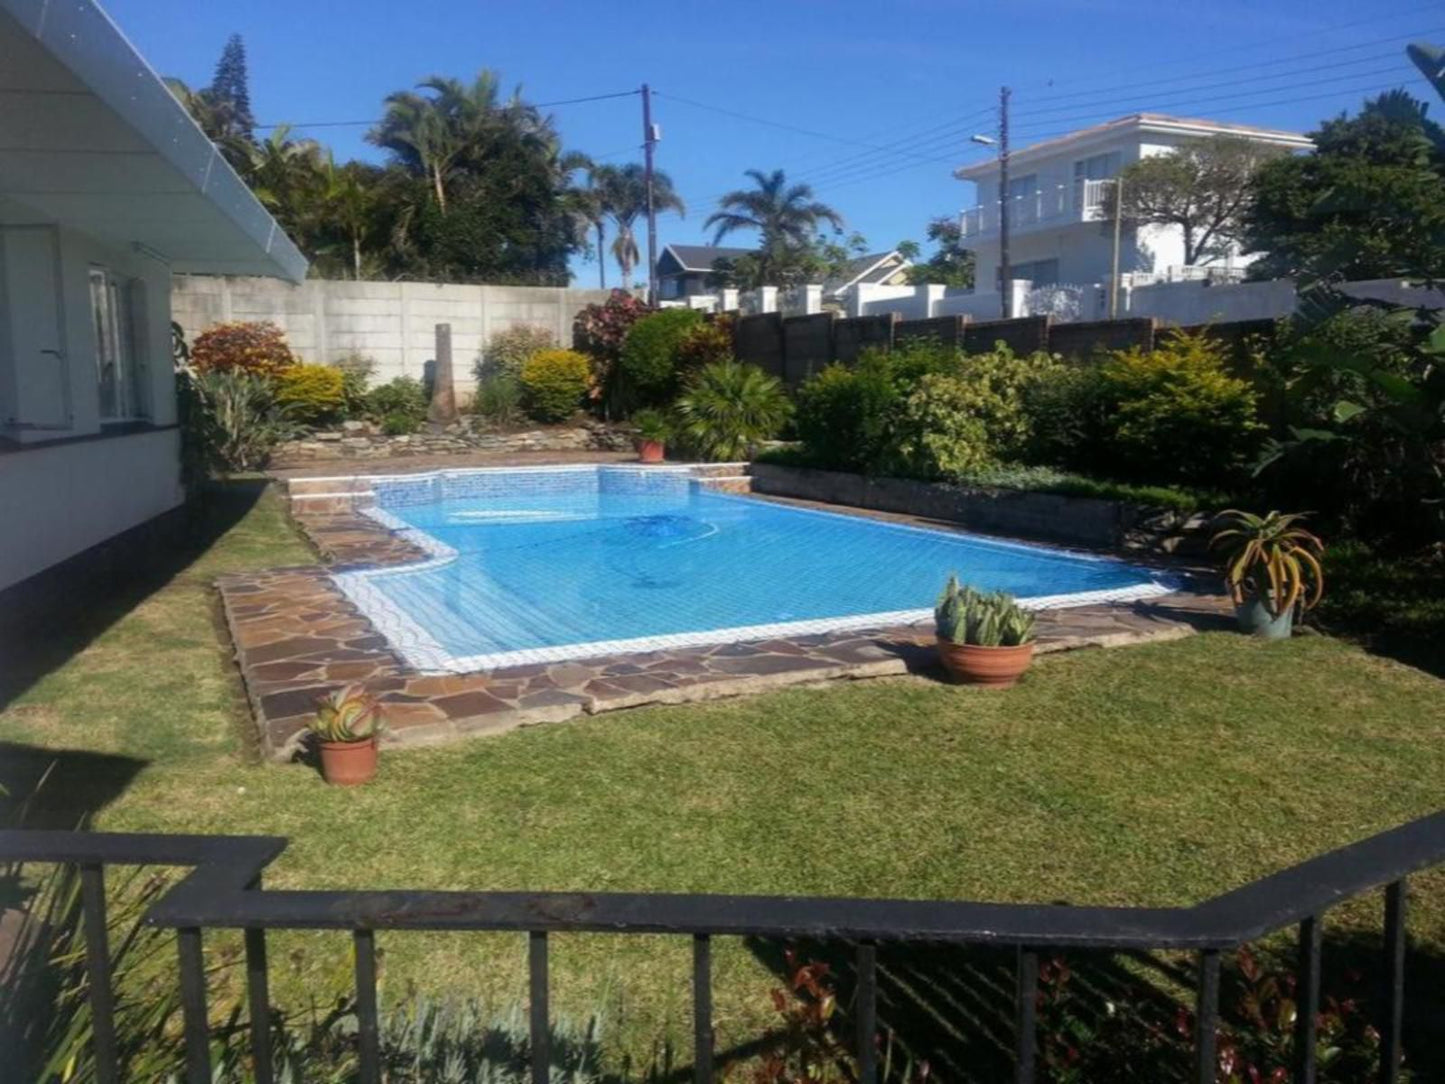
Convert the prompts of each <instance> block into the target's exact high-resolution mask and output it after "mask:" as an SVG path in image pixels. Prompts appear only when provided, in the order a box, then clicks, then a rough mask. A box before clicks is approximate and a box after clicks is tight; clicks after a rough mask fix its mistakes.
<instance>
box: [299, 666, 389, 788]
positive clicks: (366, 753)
mask: <svg viewBox="0 0 1445 1084" xmlns="http://www.w3.org/2000/svg"><path fill="white" fill-rule="evenodd" d="M308 729H309V730H310V732H311V734H312V736H313V737H314V738H315V739H316V745H317V748H318V749H320V751H321V774H322V776H323V777H324V778H325V779H326V781H327V782H328V783H331V784H334V785H335V786H338V787H354V786H357V785H358V784H361V783H365V782H366V781H367V780H368V779H370V778H371V777H372V776H374V775H375V774H376V744H377V738H378V737H379V736H380V735H381V732H382V731H383V730H384V729H385V724H384V722H383V720H382V717H381V705H380V704H378V703H377V701H376V698H375V697H374V696H372V695H371V694H370V693H368V692H366V691H365V690H364V689H362V688H361V686H359V685H347V686H346V687H344V688H341V689H337V690H336V691H335V692H333V693H331V695H329V696H325V697H322V699H321V701H320V706H319V707H318V708H317V710H316V718H315V719H313V720H312V721H311V723H310V725H309V728H308Z"/></svg>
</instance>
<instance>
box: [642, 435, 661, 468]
mask: <svg viewBox="0 0 1445 1084" xmlns="http://www.w3.org/2000/svg"><path fill="white" fill-rule="evenodd" d="M662 454H663V445H662V441H660V440H639V441H638V442H637V457H638V458H639V459H641V460H642V461H643V462H644V463H661V462H662Z"/></svg>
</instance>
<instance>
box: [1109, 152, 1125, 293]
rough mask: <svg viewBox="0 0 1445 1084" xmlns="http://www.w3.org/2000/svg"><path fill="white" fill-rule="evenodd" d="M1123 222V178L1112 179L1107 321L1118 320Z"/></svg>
mask: <svg viewBox="0 0 1445 1084" xmlns="http://www.w3.org/2000/svg"><path fill="white" fill-rule="evenodd" d="M1123 220H1124V178H1123V177H1115V178H1114V258H1113V261H1112V262H1111V263H1110V265H1109V319H1110V320H1117V319H1119V230H1120V228H1121V226H1122V223H1123Z"/></svg>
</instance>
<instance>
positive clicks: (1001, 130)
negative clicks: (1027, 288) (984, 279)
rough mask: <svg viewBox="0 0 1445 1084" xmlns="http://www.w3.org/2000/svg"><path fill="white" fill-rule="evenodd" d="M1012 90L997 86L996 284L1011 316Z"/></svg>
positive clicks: (1009, 317)
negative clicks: (1009, 179) (1010, 122)
mask: <svg viewBox="0 0 1445 1084" xmlns="http://www.w3.org/2000/svg"><path fill="white" fill-rule="evenodd" d="M1012 93H1013V92H1012V91H1011V90H1009V88H1008V87H999V88H998V286H999V294H1000V296H1001V297H1002V299H1003V318H1004V319H1005V320H1012V319H1013V314H1014V312H1013V310H1014V299H1013V268H1012V267H1011V266H1010V265H1009V256H1008V219H1009V213H1008V211H1009V193H1008V100H1009V96H1010V95H1011V94H1012Z"/></svg>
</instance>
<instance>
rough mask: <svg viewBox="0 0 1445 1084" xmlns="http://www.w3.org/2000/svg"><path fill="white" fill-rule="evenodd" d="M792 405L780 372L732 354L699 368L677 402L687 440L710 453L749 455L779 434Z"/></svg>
mask: <svg viewBox="0 0 1445 1084" xmlns="http://www.w3.org/2000/svg"><path fill="white" fill-rule="evenodd" d="M792 409H793V407H792V404H791V403H790V402H789V401H788V397H787V394H786V393H785V392H784V391H783V385H782V383H781V382H780V381H779V380H778V379H777V378H776V377H773V376H769V375H768V374H767V373H765V372H763V371H762V370H761V369H759V368H758V367H757V366H756V365H744V364H742V363H741V362H737V361H731V360H729V361H717V362H713V363H712V364H711V365H708V366H707V367H706V368H704V369H703V370H702V371H701V372H699V373H698V374H697V376H696V378H695V379H694V380H693V382H692V384H691V386H690V387H689V388H688V390H687V392H686V393H684V394H683V396H682V397H681V398H680V399H678V401H677V405H676V411H677V415H678V420H679V422H680V431H681V436H682V439H683V442H684V443H685V445H686V446H687V448H688V449H689V450H691V451H693V452H695V453H696V454H698V455H700V456H702V457H703V458H704V459H743V458H746V457H747V456H748V455H750V454H751V452H752V450H753V448H754V447H755V446H756V445H757V444H758V443H759V442H760V441H764V440H768V439H770V438H772V437H774V436H776V435H777V433H778V431H779V430H780V429H782V427H783V425H784V423H785V422H786V421H787V420H788V415H790V414H791V413H792Z"/></svg>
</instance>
